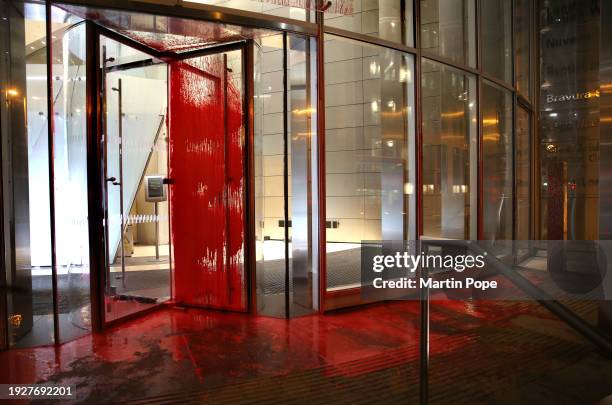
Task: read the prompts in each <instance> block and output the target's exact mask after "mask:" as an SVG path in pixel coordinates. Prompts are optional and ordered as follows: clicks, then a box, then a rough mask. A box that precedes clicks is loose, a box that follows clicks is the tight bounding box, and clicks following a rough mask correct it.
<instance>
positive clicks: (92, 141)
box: [86, 20, 256, 332]
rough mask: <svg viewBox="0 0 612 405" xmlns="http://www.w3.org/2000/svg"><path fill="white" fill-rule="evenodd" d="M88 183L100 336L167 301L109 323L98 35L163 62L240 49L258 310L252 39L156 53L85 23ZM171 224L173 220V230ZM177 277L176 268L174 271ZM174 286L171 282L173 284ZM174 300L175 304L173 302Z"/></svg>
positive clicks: (249, 270)
mask: <svg viewBox="0 0 612 405" xmlns="http://www.w3.org/2000/svg"><path fill="white" fill-rule="evenodd" d="M86 24H87V35H86V42H87V62H86V63H87V95H86V98H87V179H88V216H89V221H88V222H89V225H88V226H89V240H90V244H89V258H90V280H91V312H92V330H93V331H94V332H99V331H101V330H102V329H104V328H105V327H108V326H111V325H114V324H116V323H119V322H124V321H126V320H129V319H132V318H134V317H139V316H142V315H143V314H145V313H148V312H150V311H153V310H156V309H158V308H160V307H161V306H163V305H164V304H165V303H162V304H158V305H154V306H152V307H151V308H149V309H145V310H143V311H139V312H136V313H134V314H131V315H128V316H125V317H121V318H118V319H116V320H113V321H108V322H107V321H106V319H105V310H104V309H105V308H104V306H105V274H106V266H107V263H106V260H107V259H106V254H105V252H106V248H105V237H104V235H105V231H104V226H103V221H104V218H105V201H106V195H105V183H106V178H105V176H104V172H105V167H104V146H103V139H102V134H103V128H102V120H101V118H102V116H103V112H104V108H103V107H104V106H103V102H104V101H103V100H102V96H103V95H102V80H103V77H102V75H103V72H102V68H101V67H100V66H101V60H100V36H104V37H107V38H110V39H112V40H114V41H117V42H119V43H121V44H123V45H126V46H129V47H132V48H135V49H137V50H138V51H141V52H143V53H146V54H147V55H150V56H151V57H152V58H155V59H157V60H160V61H164V62H171V61H177V60H184V59H189V58H193V57H197V56H205V55H210V54H216V53H223V52H229V51H235V50H240V51H241V52H242V65H243V72H244V74H243V89H242V92H243V117H244V118H243V119H244V122H243V126H244V139H245V148H244V169H243V171H244V176H245V180H246V181H245V188H246V192H245V193H244V196H243V198H244V201H243V203H244V207H245V209H244V224H245V229H244V235H245V261H244V268H245V270H246V277H245V288H246V294H247V295H246V296H247V309H246V312H254V311H255V308H256V305H255V300H256V296H255V295H256V294H254V291H255V290H254V289H253V285H254V280H255V275H254V271H255V239H254V230H255V224H254V218H255V217H254V179H253V178H252V177H253V173H254V166H253V139H254V136H253V111H254V110H253V108H254V106H253V97H252V96H253V77H252V73H253V52H252V49H251V48H252V45H253V44H252V40H245V41H236V42H230V43H225V44H220V45H216V46H210V47H206V48H199V49H194V50H191V51H187V52H182V53H173V52H168V51H158V50H156V49H154V48H151V47H148V46H146V45H144V44H142V43H139V42H137V41H134V40H132V39H131V38H129V37H126V36H124V35H122V34H119V33H117V32H115V31H112V30H110V29H108V28H106V27H103V26H100V25H97V24H96V23H94V22H92V21H89V20H88V21H87V22H86ZM171 227H172V221H171V219H170V228H171ZM170 274H171V277H173V275H172V274H173V270H172V269H171V271H170ZM171 283H172V280H171ZM171 301H172V300H171ZM171 301H170V302H171Z"/></svg>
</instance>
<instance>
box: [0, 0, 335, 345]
mask: <svg viewBox="0 0 612 405" xmlns="http://www.w3.org/2000/svg"><path fill="white" fill-rule="evenodd" d="M13 3H14V4H13ZM18 3H19V4H21V3H20V2H11V4H13V6H15V7H13V6H12V7H13V8H14V10H13V9H11V10H13V11H11V12H12V13H13V12H14V14H15V16H16V18H15V24H13V23H12V22H11V24H12V25H14V28H15V30H14V35H13V34H12V35H11V38H13V39H14V40H15V41H16V44H15V47H13V48H11V52H13V53H12V54H14V55H17V56H18V58H21V56H19V55H20V53H18V52H17V50H20V51H19V52H21V51H24V52H27V53H26V54H25V56H26V58H25V59H24V60H25V66H16V67H13V68H11V69H13V71H14V75H15V78H20V79H19V81H17V79H15V80H14V82H15V83H14V84H15V93H14V94H15V96H12V97H13V98H11V100H10V103H9V105H8V110H7V111H10V112H11V114H13V115H12V116H11V121H10V122H11V123H12V124H14V127H15V128H13V129H11V130H10V131H9V130H7V128H8V127H5V126H3V130H2V132H3V139H5V138H6V137H4V134H5V133H6V134H9V135H10V137H11V138H10V139H26V135H27V139H28V142H29V144H28V150H27V151H26V148H25V145H21V144H19V145H17V144H14V145H15V146H16V147H17V146H19V147H20V148H21V147H22V148H21V149H19V150H17V149H15V150H13V152H14V153H15V156H20V157H21V158H20V159H16V160H14V161H13V166H12V170H14V172H13V174H12V175H11V176H13V177H14V178H18V179H19V181H18V182H16V183H15V187H14V188H13V189H11V190H10V191H11V192H12V193H13V197H15V198H17V197H19V198H20V199H21V200H20V201H22V202H25V201H27V204H22V205H19V206H18V209H17V210H16V211H15V212H14V214H15V215H17V214H19V218H23V223H22V225H20V227H19V228H16V229H15V232H16V234H15V240H14V245H11V247H10V248H7V249H6V252H8V253H10V254H11V255H12V254H13V253H14V255H15V256H14V258H13V256H11V255H9V256H7V257H8V258H9V259H11V260H12V261H11V263H9V264H10V266H7V268H6V271H5V269H4V268H0V278H2V281H6V283H7V285H8V286H9V287H10V288H7V289H6V291H4V290H3V291H2V292H0V304H3V303H6V304H7V305H0V350H2V349H4V348H13V347H27V346H35V345H40V344H52V343H56V344H58V343H63V342H66V341H68V340H72V339H75V338H77V337H79V336H83V335H85V334H88V333H90V332H91V331H92V330H100V329H101V328H103V327H104V326H106V325H108V324H109V323H112V322H115V321H117V320H120V319H125V318H126V317H128V316H131V315H134V314H142V311H146V310H148V309H151V308H155V307H157V306H159V305H160V304H162V303H167V302H172V303H177V304H180V305H185V306H197V307H206V308H216V309H224V310H232V311H240V312H244V311H249V312H252V313H254V314H261V315H266V316H275V317H292V316H300V315H305V314H309V313H313V312H316V311H318V310H319V307H318V302H319V296H320V295H319V288H320V285H319V277H318V272H319V269H318V253H317V252H318V249H319V246H320V243H319V241H318V229H319V228H320V224H319V213H318V208H317V201H318V196H317V195H318V194H317V193H318V189H319V185H318V183H317V179H318V177H317V173H318V164H317V162H318V161H320V160H319V156H318V154H319V150H318V149H317V147H316V145H317V144H318V141H317V139H318V138H317V126H318V125H321V124H320V123H322V122H323V120H322V119H319V118H318V116H317V114H316V112H317V100H318V97H317V90H318V87H317V72H318V68H317V63H316V61H317V39H316V35H317V32H318V31H317V27H316V26H315V25H314V24H311V23H306V22H304V23H301V22H299V21H293V22H292V21H291V20H286V21H276V19H272V20H271V19H265V18H264V19H262V18H260V16H257V15H251V14H248V13H247V14H248V15H233V14H232V13H231V12H227V10H226V11H224V13H223V14H219V10H217V9H218V7H213V6H211V7H204V8H199V7H198V8H196V9H192V8H188V7H166V6H161V5H160V6H151V7H152V9H149V6H147V7H146V8H144V9H143V8H142V6H137V5H135V4H132V3H129V4H128V3H125V2H112V5H109V4H106V2H98V4H97V6H94V5H88V6H83V5H80V4H79V2H78V1H77V2H68V3H66V2H61V3H60V2H47V3H46V4H42V3H39V2H33V1H32V2H30V1H27V2H25V4H24V5H19V4H18ZM103 3H104V4H103ZM22 6H23V7H22ZM20 7H21V8H24V7H25V8H24V10H25V12H24V11H20ZM108 7H111V8H108ZM24 16H25V18H24ZM20 19H21V20H23V21H21V20H20ZM7 21H13V19H12V18H9V19H7ZM19 21H21V22H23V23H24V24H25V25H24V26H22V25H20V24H21V23H19V24H17V23H18V22H19ZM22 31H23V32H22ZM24 32H25V33H29V34H28V35H25V36H24ZM24 40H25V42H24ZM17 45H19V47H17ZM26 49H29V50H31V52H30V51H26ZM22 59H23V58H22ZM19 60H21V59H19ZM17 68H19V69H17ZM22 79H23V80H22ZM26 96H27V100H33V101H31V102H29V103H28V104H27V109H24V105H23V103H22V102H21V101H22V99H21V98H22V97H24V98H23V99H25V97H26ZM20 103H21V104H20ZM3 111H4V110H3ZM24 114H25V115H27V120H26V119H25V118H26V117H24V116H23V115H24ZM7 122H8V121H6V120H4V121H3V124H6V123H7ZM25 122H28V126H27V127H26V126H23V123H25ZM20 125H22V127H19V126H20ZM11 128H12V127H11ZM25 163H27V165H26V164H25ZM26 166H27V167H28V168H29V172H28V174H27V175H25V174H24V173H25V172H24V170H26ZM15 176H18V177H15ZM13 177H10V176H9V177H7V176H4V175H3V180H4V179H5V178H6V179H11V178H13ZM26 180H27V181H26ZM25 188H29V196H28V195H27V193H25ZM22 197H23V198H22ZM11 198H12V197H11ZM26 211H29V212H26ZM11 215H12V214H11ZM30 217H31V218H30ZM28 241H29V242H28ZM19 246H21V247H19ZM18 247H19V248H18ZM3 253H4V252H3ZM13 259H14V260H13Z"/></svg>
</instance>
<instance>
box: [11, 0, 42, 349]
mask: <svg viewBox="0 0 612 405" xmlns="http://www.w3.org/2000/svg"><path fill="white" fill-rule="evenodd" d="M0 17H1V18H0V27H1V28H0V54H1V55H2V58H1V60H0V65H1V66H0V75H1V76H0V83H2V85H1V86H0V87H2V91H1V92H0V93H1V95H0V112H1V116H0V125H1V131H2V136H1V137H0V139H1V142H2V146H1V150H2V154H3V156H2V163H3V168H2V174H3V176H4V178H3V179H2V181H3V187H2V198H3V201H2V209H3V210H4V212H3V216H2V217H3V218H4V220H5V223H4V224H3V232H4V235H5V238H4V239H3V240H4V241H5V243H6V244H5V246H3V247H2V249H5V248H6V250H5V252H4V253H5V254H4V255H3V257H4V259H5V263H2V264H1V265H0V275H2V276H4V277H5V282H6V284H7V285H8V286H9V292H8V294H7V295H6V310H7V329H8V344H9V346H10V347H29V346H36V345H44V344H49V343H53V340H54V336H53V333H54V327H53V300H54V297H53V291H52V279H51V274H52V269H51V233H50V226H51V214H50V209H49V207H50V203H49V202H50V193H49V153H48V152H49V145H48V130H49V127H48V124H49V122H48V111H47V86H48V82H47V46H46V35H45V34H46V31H45V29H46V18H45V6H44V4H33V3H28V2H23V1H3V2H1V3H0ZM0 284H3V283H0ZM0 294H1V295H2V297H1V298H2V299H3V298H4V295H3V294H2V293H0ZM1 315H2V316H3V315H4V314H1ZM0 344H1V343H0Z"/></svg>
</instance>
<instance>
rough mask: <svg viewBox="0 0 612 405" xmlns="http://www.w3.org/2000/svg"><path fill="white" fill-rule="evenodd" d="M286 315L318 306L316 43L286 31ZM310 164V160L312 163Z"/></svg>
mask: <svg viewBox="0 0 612 405" xmlns="http://www.w3.org/2000/svg"><path fill="white" fill-rule="evenodd" d="M287 40H288V44H287V45H288V49H287V68H288V71H287V82H288V89H287V91H288V108H287V112H286V113H287V114H288V117H289V119H288V123H289V128H288V131H289V134H288V136H289V143H288V152H289V156H288V158H289V161H290V162H291V165H290V167H289V173H288V176H289V182H290V183H291V187H290V190H291V194H290V195H289V196H288V197H289V199H290V200H291V211H290V215H289V218H290V221H291V225H290V228H289V229H290V238H291V239H290V243H289V245H290V252H291V260H290V266H289V271H290V279H291V284H290V287H291V296H290V300H289V302H290V309H289V315H290V316H291V317H294V316H300V315H304V314H307V313H311V312H313V311H314V310H316V309H318V305H317V304H318V292H319V282H318V274H317V256H316V253H315V252H317V247H318V238H317V229H318V227H317V218H318V214H317V210H316V205H317V200H316V197H317V193H316V189H317V183H316V168H317V165H316V152H317V148H316V145H317V138H316V125H317V119H316V117H317V115H316V103H317V97H316V95H317V93H316V83H317V81H316V72H317V66H316V54H317V50H316V42H315V40H314V39H309V38H306V37H300V36H294V35H288V36H287ZM313 162H314V164H313Z"/></svg>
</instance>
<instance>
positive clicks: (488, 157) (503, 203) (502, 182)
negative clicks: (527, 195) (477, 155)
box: [481, 82, 513, 253]
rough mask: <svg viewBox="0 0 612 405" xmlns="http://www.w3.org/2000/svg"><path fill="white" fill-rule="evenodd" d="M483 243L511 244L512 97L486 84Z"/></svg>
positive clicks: (483, 155) (483, 112) (483, 147)
mask: <svg viewBox="0 0 612 405" xmlns="http://www.w3.org/2000/svg"><path fill="white" fill-rule="evenodd" d="M481 102H482V159H483V163H482V164H483V169H482V172H483V180H482V182H483V185H482V188H483V193H482V194H483V195H482V198H483V210H484V212H483V219H482V220H483V239H486V240H489V241H491V242H492V244H493V246H494V247H495V246H497V245H499V246H500V251H499V252H500V253H501V252H502V250H503V251H505V248H504V247H503V246H502V245H504V243H503V242H500V241H507V240H512V234H513V229H512V227H513V224H512V217H513V214H512V212H513V208H512V200H513V198H512V196H513V169H512V159H513V152H512V147H513V145H512V94H511V93H510V92H509V91H506V90H503V89H501V88H499V87H497V86H495V85H493V84H489V83H488V82H485V83H484V84H483V88H482V101H481Z"/></svg>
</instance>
